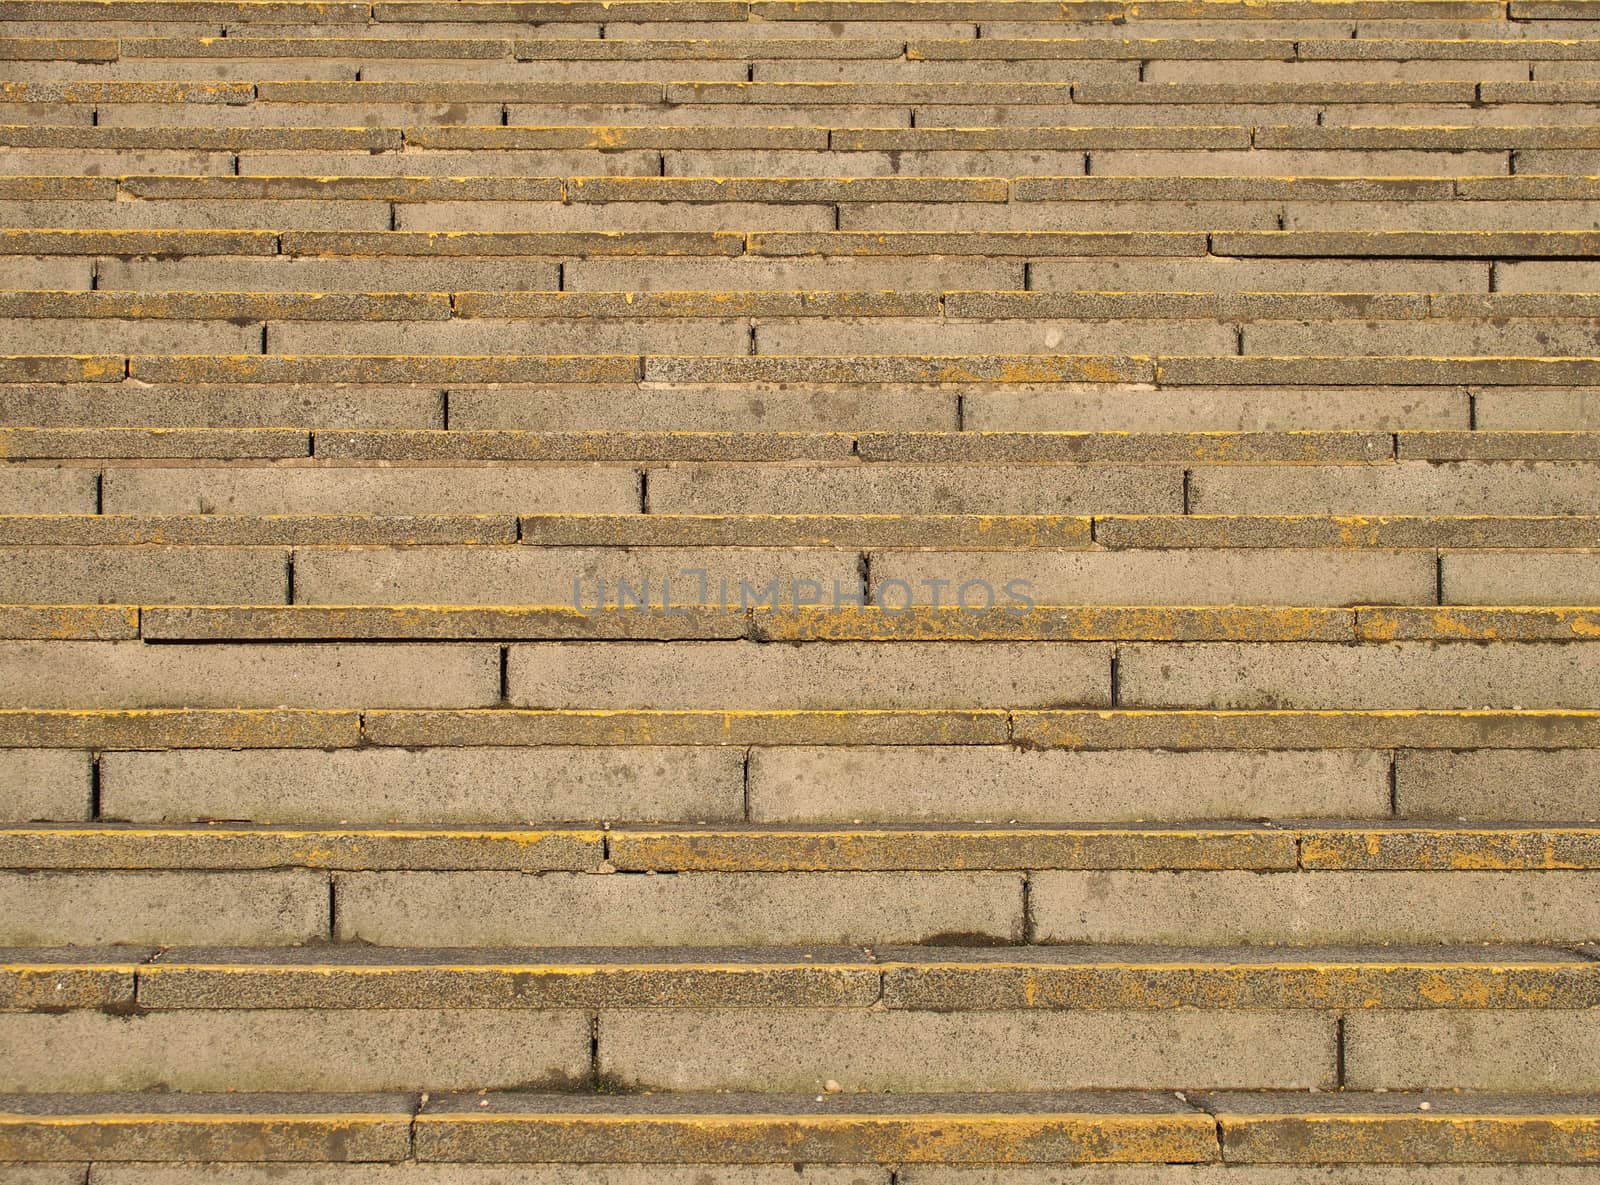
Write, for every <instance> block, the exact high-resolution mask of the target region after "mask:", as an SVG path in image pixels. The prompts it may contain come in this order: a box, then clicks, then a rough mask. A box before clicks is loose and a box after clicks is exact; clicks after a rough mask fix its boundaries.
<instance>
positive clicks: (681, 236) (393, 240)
mask: <svg viewBox="0 0 1600 1185" xmlns="http://www.w3.org/2000/svg"><path fill="white" fill-rule="evenodd" d="M568 44H571V43H570V42H569V43H568ZM597 44H601V43H597ZM744 238H745V237H744V236H743V235H742V234H724V233H717V232H707V233H701V234H696V233H692V232H688V231H660V232H654V233H652V232H648V231H638V232H632V233H625V232H622V231H612V232H587V231H545V232H539V231H461V232H453V231H393V230H386V231H375V232H371V233H365V232H360V231H309V230H308V231H285V232H284V233H283V235H282V236H281V239H282V243H283V253H284V254H285V255H333V256H346V255H425V256H428V257H430V258H432V257H435V256H441V255H472V256H497V255H535V256H541V255H542V256H550V255H585V256H587V255H742V254H743V253H744ZM28 253H29V254H32V252H28Z"/></svg>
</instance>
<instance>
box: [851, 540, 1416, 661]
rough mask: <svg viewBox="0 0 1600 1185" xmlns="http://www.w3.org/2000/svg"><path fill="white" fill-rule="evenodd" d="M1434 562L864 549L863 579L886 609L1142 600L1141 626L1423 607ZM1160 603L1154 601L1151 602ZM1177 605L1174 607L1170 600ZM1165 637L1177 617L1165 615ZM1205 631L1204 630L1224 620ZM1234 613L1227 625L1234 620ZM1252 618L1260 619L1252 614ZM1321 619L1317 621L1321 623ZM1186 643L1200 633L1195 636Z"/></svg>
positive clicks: (1368, 556) (1330, 554)
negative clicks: (1203, 615) (1272, 611)
mask: <svg viewBox="0 0 1600 1185" xmlns="http://www.w3.org/2000/svg"><path fill="white" fill-rule="evenodd" d="M1435 568H1436V561H1435V560H1434V557H1433V556H1432V555H1430V554H1428V553H1426V552H1420V551H1415V552H1400V551H1377V550H1359V551H1358V550H1354V549H1345V550H1342V551H1311V550H1307V551H1300V550H1293V551H1291V550H1288V549H1283V548H1280V549H1275V550H1266V551H1263V550H1260V549H1239V550H1234V551H1223V550H1204V549H1200V548H1191V549H1188V550H1175V551H1161V550H1150V551H1144V550H1121V551H1111V552H1099V551H1092V552H1086V551H1078V552H1061V553H1051V552H1039V551H1033V552H1026V553H1018V552H1003V551H995V552H979V551H964V552H942V551H933V550H919V551H874V552H872V553H871V555H870V567H869V576H870V580H871V592H872V599H873V601H874V603H876V604H879V605H882V606H884V607H885V612H886V613H893V612H896V611H901V612H903V611H905V610H906V606H907V605H908V604H920V605H930V604H940V605H943V606H945V607H946V608H955V607H961V608H962V609H963V610H964V611H963V612H961V613H959V614H958V616H959V617H961V618H965V619H968V620H969V622H975V621H976V616H975V611H981V610H983V609H985V608H987V607H988V606H989V605H991V604H993V605H995V606H997V614H998V615H999V616H1001V617H1002V619H1003V618H1004V616H1005V615H1006V614H1011V615H1013V616H1015V615H1019V614H1021V613H1022V612H1023V611H1024V610H1025V609H1028V608H1032V607H1033V606H1034V605H1036V604H1038V605H1086V606H1093V605H1104V604H1117V603H1119V602H1125V603H1128V604H1130V605H1137V606H1141V607H1150V608H1148V609H1147V610H1146V613H1147V616H1146V620H1148V621H1149V622H1150V623H1151V626H1150V628H1152V629H1156V628H1159V627H1157V626H1156V624H1155V623H1157V622H1159V621H1162V620H1163V616H1162V615H1163V614H1170V613H1172V612H1173V611H1174V610H1173V609H1169V608H1166V604H1167V602H1169V601H1173V600H1181V601H1184V602H1187V603H1188V604H1190V605H1192V606H1196V607H1198V606H1215V607H1218V608H1219V609H1220V608H1221V607H1223V606H1244V605H1253V606H1300V607H1305V606H1315V605H1352V604H1362V603H1366V604H1371V603H1378V604H1386V603H1389V602H1392V601H1400V602H1403V603H1409V604H1419V603H1420V604H1427V603H1429V602H1431V601H1433V600H1434V590H1435V583H1436V579H1437V573H1436V571H1435ZM1157 606H1160V607H1161V608H1156V607H1157ZM1174 608H1181V607H1174ZM1297 613H1299V611H1298V610H1290V609H1285V610H1284V611H1283V615H1282V616H1281V618H1280V622H1281V624H1280V625H1279V626H1278V627H1277V629H1278V631H1279V632H1280V636H1281V635H1282V634H1283V633H1287V632H1289V631H1292V630H1294V629H1297V628H1298V629H1301V630H1307V631H1311V632H1317V631H1318V628H1319V627H1318V625H1317V624H1313V622H1317V621H1319V618H1318V615H1317V613H1316V611H1315V610H1311V611H1309V614H1306V613H1299V615H1298V616H1297ZM1165 620H1166V621H1167V622H1169V623H1170V624H1169V625H1168V626H1167V630H1168V632H1169V633H1172V634H1179V633H1181V632H1183V627H1182V626H1180V625H1178V619H1176V618H1172V617H1170V616H1169V617H1167V618H1165ZM1220 620H1221V619H1218V622H1219V624H1218V625H1217V626H1214V627H1212V628H1211V630H1210V631H1208V632H1209V633H1210V635H1211V636H1217V635H1218V634H1221V633H1225V632H1227V630H1228V629H1229V626H1226V625H1221V624H1220ZM1244 620H1245V619H1243V618H1238V619H1235V622H1236V625H1235V627H1234V628H1238V627H1243V628H1246V629H1248V628H1249V627H1248V626H1244ZM1257 620H1260V619H1259V618H1258V619H1257ZM1326 620H1327V619H1326V618H1321V619H1320V621H1326ZM1194 640H1195V641H1202V640H1205V639H1204V637H1196V638H1194Z"/></svg>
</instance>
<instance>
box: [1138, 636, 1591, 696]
mask: <svg viewBox="0 0 1600 1185" xmlns="http://www.w3.org/2000/svg"><path fill="white" fill-rule="evenodd" d="M1117 655H1118V678H1119V687H1120V700H1119V702H1120V703H1122V704H1125V705H1127V706H1129V707H1150V708H1219V709H1232V710H1239V709H1256V710H1261V709H1269V708H1335V709H1341V708H1342V709H1351V710H1362V709H1381V708H1401V707H1416V708H1436V709H1437V708H1496V707H1497V708H1517V709H1521V708H1593V707H1600V682H1596V679H1595V675H1596V674H1600V671H1595V672H1594V673H1591V669H1592V668H1593V666H1594V657H1593V655H1592V654H1590V653H1589V651H1588V650H1587V649H1586V648H1585V647H1583V646H1581V645H1573V644H1567V643H1555V642H1501V643H1498V644H1497V645H1495V646H1492V647H1485V646H1480V645H1473V644H1470V643H1459V642H1387V643H1371V644H1368V645H1364V646H1357V647H1349V646H1340V645H1337V644H1329V643H1320V642H1272V643H1251V642H1215V643H1194V644H1190V643H1165V642H1130V643H1125V644H1123V645H1121V646H1119V647H1118V650H1117Z"/></svg>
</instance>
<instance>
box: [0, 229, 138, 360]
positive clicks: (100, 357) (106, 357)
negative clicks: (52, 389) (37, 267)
mask: <svg viewBox="0 0 1600 1185" xmlns="http://www.w3.org/2000/svg"><path fill="white" fill-rule="evenodd" d="M3 233H5V232H3V231H0V234H3ZM127 370H128V362H127V359H125V358H123V356H122V355H120V354H77V355H71V354H42V355H28V354H11V355H6V356H0V383H118V382H121V381H122V379H123V376H124V375H126V374H127Z"/></svg>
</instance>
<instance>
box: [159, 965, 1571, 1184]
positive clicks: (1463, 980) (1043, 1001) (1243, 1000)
mask: <svg viewBox="0 0 1600 1185" xmlns="http://www.w3.org/2000/svg"><path fill="white" fill-rule="evenodd" d="M878 953H879V956H880V958H882V959H883V960H885V964H884V968H883V987H884V1002H885V1004H887V1005H888V1007H890V1008H892V1009H895V1008H910V1009H919V1008H931V1009H935V1010H939V1011H955V1010H958V1009H960V1010H967V1009H973V1010H982V1009H991V1008H995V1009H1026V1008H1066V1009H1072V1010H1077V1009H1100V1008H1113V1009H1114V1008H1151V1009H1169V1008H1247V1009H1255V1008H1261V1009H1275V1008H1284V1009H1300V1008H1311V1009H1325V1008H1346V1009H1353V1010H1358V1011H1359V1010H1365V1009H1373V1008H1386V1009H1387V1008H1395V1009H1413V1010H1418V1011H1420V1010H1431V1009H1478V1008H1494V1009H1545V1008H1569V1007H1570V1008H1587V1007H1590V1006H1591V1001H1592V1000H1593V999H1594V997H1595V994H1596V991H1597V989H1600V969H1597V968H1596V967H1595V966H1594V964H1593V963H1587V962H1585V961H1584V960H1582V959H1580V958H1579V957H1577V956H1574V955H1570V954H1567V953H1565V952H1562V951H1548V952H1547V951H1545V950H1544V949H1543V948H1503V947H1502V948H1495V947H1488V948H1485V947H1481V946H1480V947H1470V948H1459V947H1458V948H1447V949H1442V950H1441V949H1440V948H1438V947H1432V948H1422V949H1415V950H1409V951H1408V950H1395V949H1394V948H1392V947H1388V948H1377V949H1361V948H1356V949H1354V950H1347V949H1322V948H1310V949H1301V950H1295V951H1285V950H1281V949H1273V948H1267V949H1261V950H1256V949H1251V948H1242V949H1240V948H1235V949H1232V950H1217V949H1206V950H1199V951H1196V950H1187V949H1182V948H1179V949H1176V950H1174V949H1171V948H1165V947H1153V948H1149V949H1140V948H1137V947H1135V948H1132V950H1131V951H1130V949H1129V948H1128V947H1125V946H1113V947H1098V948H1097V947H1092V946H1090V947H1082V946H1071V947H1053V948H1041V949H1038V950H1037V951H1008V950H996V949H989V950H971V951H951V952H949V953H947V954H946V953H943V952H939V953H935V952H928V951H923V950H913V949H895V948H889V949H886V950H882V951H879V952H878ZM141 986H142V984H141ZM1405 1015H1407V1016H1416V1015H1417V1012H1416V1011H1413V1012H1409V1013H1406V1014H1405ZM1246 1179H1248V1178H1246ZM1275 1185H1276V1183H1275Z"/></svg>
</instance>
